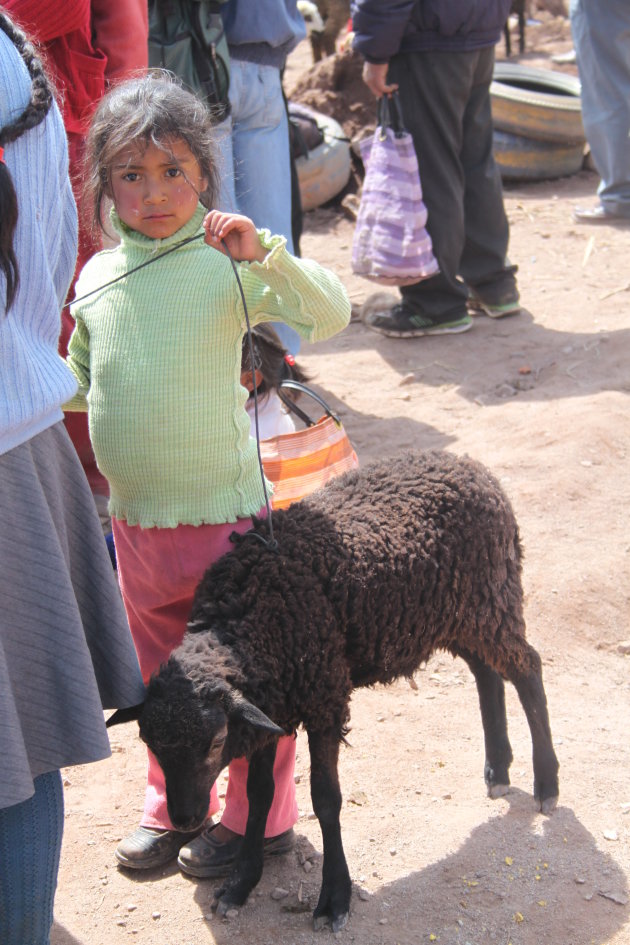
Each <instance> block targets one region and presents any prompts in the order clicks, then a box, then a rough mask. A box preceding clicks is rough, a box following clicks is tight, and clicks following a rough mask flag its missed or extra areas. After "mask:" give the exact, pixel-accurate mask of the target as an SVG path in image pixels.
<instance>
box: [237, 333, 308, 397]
mask: <svg viewBox="0 0 630 945" xmlns="http://www.w3.org/2000/svg"><path fill="white" fill-rule="evenodd" d="M252 344H253V347H254V367H252V365H251V357H250V350H249V341H248V339H247V335H245V337H244V338H243V354H242V358H241V373H243V374H244V373H245V372H246V371H249V372H251V374H252V375H253V374H254V372H255V371H260V373H261V375H262V380H261V382H260V384H259V385H258V387H257V388H256V392H257V394H258V396H259V397H266V396H267V395H268V394H269V393H271V391H272V390H277V389H278V387H279V386H280V382H281V381H286V380H292V381H299V382H300V383H301V384H305V383H306V381H308V380H309V379H310V378H309V375H308V374H307V373H306V372H305V371H303V370H302V368H301V367H300V366H299V365H298V364H297V363H296V362H295V360H294V358H293V357H292V355H290V354H289V353H288V352H287V350H286V348H285V347H284V345H283V344H282V342H281V341H280V339H279V337H278V335H277V333H276V331H275V329H273V328H272V327H271V325H268V324H266V323H265V324H262V325H255V326H254V328H252ZM286 394H287V396H289V397H291V399H297V397H296V392H295V391H291V390H287V391H286ZM252 396H253V394H252Z"/></svg>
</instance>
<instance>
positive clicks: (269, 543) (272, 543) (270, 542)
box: [70, 233, 278, 554]
mask: <svg viewBox="0 0 630 945" xmlns="http://www.w3.org/2000/svg"><path fill="white" fill-rule="evenodd" d="M204 236H205V234H204V233H197V234H196V236H189V237H188V238H187V239H185V240H181V242H179V243H176V244H175V246H171V247H169V249H166V250H164V252H163V253H160V254H159V255H158V256H154V257H153V258H152V259H147V260H146V262H143V263H140V265H139V266H134V268H133V269H129V270H128V271H127V272H123V274H122V275H121V276H117V277H116V278H115V279H112V280H111V281H110V282H106V283H104V285H100V286H99V287H98V288H97V289H92V290H91V292H86V293H85V295H81V296H79V298H78V299H73V300H72V302H71V303H70V304H71V305H75V304H76V303H77V302H83V300H84V299H87V298H89V297H90V296H92V295H95V294H96V293H97V292H102V291H103V289H108V288H109V287H110V286H112V285H115V284H116V283H117V282H120V280H121V279H126V278H127V276H130V275H132V273H134V272H138V271H139V270H140V269H144V267H145V266H150V265H151V264H152V263H156V262H158V261H159V260H160V259H164V257H165V256H168V255H169V253H174V252H175V250H176V249H180V248H181V247H182V246H186V244H187V243H192V242H194V241H195V240H199V239H203V238H204ZM221 243H222V245H223V249H224V250H225V255H226V256H227V258H228V259H229V260H230V265H231V266H232V270H233V272H234V276H235V277H236V282H237V284H238V289H239V292H240V294H241V301H242V303H243V312H244V313H245V325H246V327H247V343H248V347H249V357H250V364H254V363H255V355H254V342H253V335H252V326H251V324H250V321H249V312H248V311H247V302H246V301H245V292H244V291H243V283H242V282H241V278H240V276H239V274H238V269H237V268H236V263H235V262H234V258H233V256H232V254H231V252H230V251H229V249H228V248H227V244H226V243H225V240H221ZM254 424H255V428H256V452H257V455H258V468H259V470H260V481H261V482H262V487H263V495H264V496H265V509H266V510H267V525H268V528H269V538H268V539H266V538H263V536H262V535H259V534H258V532H254V531H251V532H245V535H249V536H251V537H252V538H256V539H258V541H261V542H262V543H263V545H265V546H266V547H267V548H269V550H270V551H274V552H275V553H276V554H277V553H278V542H277V541H276V539H275V537H274V534H273V521H272V513H271V502H270V500H269V493H268V492H267V481H266V479H265V470H264V468H263V461H262V454H261V451H260V428H259V424H258V392H257V390H256V383H255V382H254ZM235 534H236V533H235ZM239 537H240V536H239ZM243 537H244V536H243Z"/></svg>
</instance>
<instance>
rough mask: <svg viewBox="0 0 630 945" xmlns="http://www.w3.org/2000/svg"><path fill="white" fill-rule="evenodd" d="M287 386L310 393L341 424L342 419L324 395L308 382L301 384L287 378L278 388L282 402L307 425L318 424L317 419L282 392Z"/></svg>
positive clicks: (302, 392)
mask: <svg viewBox="0 0 630 945" xmlns="http://www.w3.org/2000/svg"><path fill="white" fill-rule="evenodd" d="M283 387H287V388H289V390H299V391H300V393H301V394H308V396H309V397H312V398H313V400H316V401H317V403H318V404H319V405H320V407H322V408H323V410H324V411H325V413H326V415H327V416H328V417H330V419H331V420H333V421H334V422H335V423H336V424H337V426H338V427H340V426H341V420H340V419H339V417H338V416H337V414H336V413H333V411H332V410H331V409H330V407H329V406H328V404H327V403H326V401H325V400H324V398H323V397H320V396H319V394H316V393H315V391H314V390H311V388H310V387H307V386H306V384H301V383H300V381H294V380H292V379H291V378H286V380H284V381H280V386H279V388H278V397H279V398H280V400H281V401H282V403H283V404H284V405H285V407H287V408H288V409H289V410H290V411H291V413H294V414H295V415H296V417H299V418H300V420H301V421H302V423H305V424H306V426H307V427H314V426H315V425H316V422H317V421H316V420H313V419H312V418H311V417H309V415H308V414H307V413H306V411H304V410H302V408H301V407H298V405H297V404H296V403H295V402H294V401H293V400H291V398H290V397H287V396H286V394H283V393H282V388H283Z"/></svg>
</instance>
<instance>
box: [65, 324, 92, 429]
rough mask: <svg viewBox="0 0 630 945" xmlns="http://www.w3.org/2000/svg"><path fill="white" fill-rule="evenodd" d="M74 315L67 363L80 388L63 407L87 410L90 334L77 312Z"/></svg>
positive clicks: (73, 409) (70, 409)
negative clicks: (74, 320)
mask: <svg viewBox="0 0 630 945" xmlns="http://www.w3.org/2000/svg"><path fill="white" fill-rule="evenodd" d="M72 315H73V317H74V318H75V319H76V323H75V326H74V331H73V332H72V335H71V337H70V341H69V342H68V357H67V358H66V364H67V365H68V367H69V368H70V370H71V371H72V373H73V374H74V376H75V378H76V380H77V383H78V385H79V390H78V391H77V393H76V394H75V395H74V397H73V398H72V400H69V401H68V402H67V403H66V404H64V405H63V409H64V410H69V411H75V410H79V411H81V410H82V411H85V410H87V409H88V405H87V394H88V391H89V389H90V334H89V332H88V330H87V328H86V327H85V323H84V322H83V321H82V320H81V318H79V317H78V316H77V314H76V312H74V311H73V313H72Z"/></svg>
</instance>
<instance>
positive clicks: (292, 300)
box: [203, 210, 350, 341]
mask: <svg viewBox="0 0 630 945" xmlns="http://www.w3.org/2000/svg"><path fill="white" fill-rule="evenodd" d="M203 225H204V229H205V231H206V237H205V241H206V243H207V244H208V245H209V246H212V247H214V248H215V249H217V250H219V252H222V253H224V254H225V255H227V254H226V253H225V248H224V246H223V245H222V244H223V243H225V246H227V248H228V250H229V253H230V255H231V256H232V258H233V259H234V260H235V262H239V263H241V265H240V266H239V275H240V278H241V281H242V284H243V291H244V294H245V298H246V300H247V308H248V315H249V318H250V321H251V324H252V325H256V324H258V323H259V322H273V321H276V322H277V321H281V322H284V323H285V324H286V325H290V326H291V328H295V330H296V331H298V332H299V333H300V335H302V337H304V338H306V339H307V340H308V341H321V340H323V339H324V338H330V336H331V335H335V334H336V333H337V332H338V331H341V329H342V328H345V326H346V325H347V324H348V322H349V321H350V300H349V299H348V296H347V293H346V290H345V289H344V287H343V286H342V284H341V282H340V281H339V279H338V278H337V276H335V275H334V274H333V273H332V272H330V271H329V270H328V269H324V267H323V266H320V265H318V263H316V262H314V261H313V260H309V259H296V257H295V256H291V254H290V253H288V252H287V249H286V240H285V238H284V237H283V236H271V235H270V233H269V231H268V230H257V229H256V228H255V227H254V224H253V223H252V221H251V220H250V219H249V217H245V216H242V215H240V214H235V213H223V212H221V211H220V210H211V211H210V212H209V213H208V214H207V216H206V217H205V219H204V222H203ZM237 294H238V293H235V297H236V295H237ZM240 304H241V303H240V295H239V301H238V303H237V305H238V306H239V307H240Z"/></svg>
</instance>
